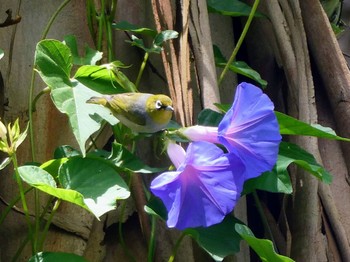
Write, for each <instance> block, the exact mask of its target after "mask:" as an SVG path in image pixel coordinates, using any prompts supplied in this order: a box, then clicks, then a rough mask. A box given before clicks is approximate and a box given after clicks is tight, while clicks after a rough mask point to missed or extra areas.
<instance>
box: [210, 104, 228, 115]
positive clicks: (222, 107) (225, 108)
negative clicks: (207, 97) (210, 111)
mask: <svg viewBox="0 0 350 262" xmlns="http://www.w3.org/2000/svg"><path fill="white" fill-rule="evenodd" d="M214 105H215V106H216V107H217V108H218V109H219V110H220V111H222V112H223V113H226V112H227V111H228V110H230V108H231V106H232V105H231V104H219V103H214Z"/></svg>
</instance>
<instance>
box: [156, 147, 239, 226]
mask: <svg viewBox="0 0 350 262" xmlns="http://www.w3.org/2000/svg"><path fill="white" fill-rule="evenodd" d="M183 167H184V168H183V170H182V171H175V172H166V173H163V174H161V175H160V176H158V177H156V178H155V179H154V180H153V181H152V184H151V191H152V192H153V194H154V195H156V196H158V197H160V198H161V199H162V201H163V203H164V205H165V206H166V208H167V210H168V220H167V225H168V227H176V228H178V229H185V228H188V227H200V226H203V227H208V226H211V225H213V224H217V223H220V222H221V221H222V220H223V219H224V217H225V216H226V215H227V214H228V213H230V212H231V211H232V210H233V208H234V206H235V204H236V202H237V200H238V199H239V197H240V194H241V191H242V188H243V183H244V180H245V179H244V165H243V163H242V162H241V160H240V159H239V158H238V157H237V156H236V155H234V154H224V153H223V151H222V150H221V149H219V148H218V147H217V146H215V145H214V144H211V143H208V142H194V143H191V144H190V145H189V147H188V149H187V155H186V161H185V165H184V166H183Z"/></svg>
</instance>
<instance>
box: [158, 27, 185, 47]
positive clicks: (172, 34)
mask: <svg viewBox="0 0 350 262" xmlns="http://www.w3.org/2000/svg"><path fill="white" fill-rule="evenodd" d="M178 36H179V33H178V32H176V31H174V30H164V31H162V32H160V33H159V34H157V35H156V37H155V38H154V41H153V44H154V45H156V46H162V45H163V43H164V42H166V41H168V40H171V39H175V38H177V37H178Z"/></svg>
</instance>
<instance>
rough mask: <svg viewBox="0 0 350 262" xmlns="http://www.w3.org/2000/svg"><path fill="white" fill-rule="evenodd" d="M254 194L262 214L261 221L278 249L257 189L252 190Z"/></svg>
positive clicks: (257, 206)
mask: <svg viewBox="0 0 350 262" xmlns="http://www.w3.org/2000/svg"><path fill="white" fill-rule="evenodd" d="M252 195H253V198H254V201H255V204H256V208H257V210H258V213H259V215H260V218H261V221H262V224H263V227H264V230H265V233H266V234H267V237H268V238H269V239H271V241H272V243H273V246H274V247H275V249H276V243H275V240H274V238H273V235H272V232H271V228H270V226H269V223H268V222H267V219H266V216H265V214H264V210H263V207H262V205H261V202H260V199H259V196H258V194H257V193H256V190H254V191H253V192H252ZM276 250H277V249H276Z"/></svg>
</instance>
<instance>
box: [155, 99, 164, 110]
mask: <svg viewBox="0 0 350 262" xmlns="http://www.w3.org/2000/svg"><path fill="white" fill-rule="evenodd" d="M162 107H163V104H162V102H160V101H159V100H157V101H156V108H157V109H161V108H162Z"/></svg>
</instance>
